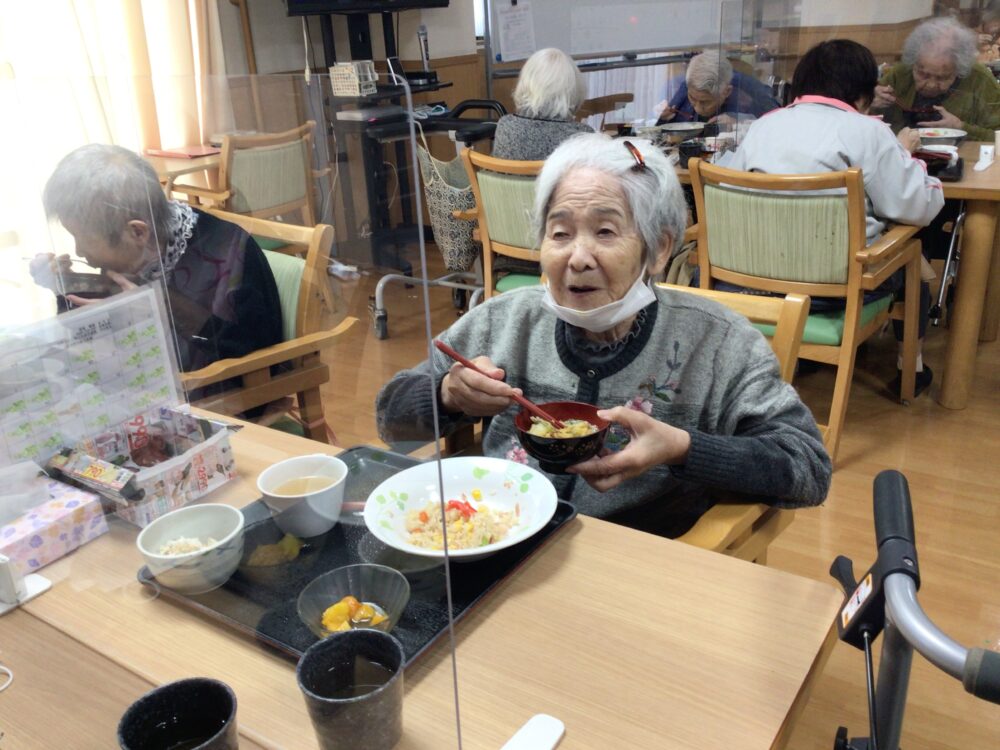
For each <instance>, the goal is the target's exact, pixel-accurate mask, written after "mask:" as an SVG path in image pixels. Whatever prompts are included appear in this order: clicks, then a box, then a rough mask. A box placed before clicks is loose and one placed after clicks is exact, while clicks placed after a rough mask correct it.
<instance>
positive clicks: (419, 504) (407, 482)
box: [364, 456, 558, 561]
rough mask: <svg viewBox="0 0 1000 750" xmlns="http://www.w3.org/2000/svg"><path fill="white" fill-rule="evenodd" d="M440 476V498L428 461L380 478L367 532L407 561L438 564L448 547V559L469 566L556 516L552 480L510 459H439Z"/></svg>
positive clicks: (369, 504) (433, 468)
mask: <svg viewBox="0 0 1000 750" xmlns="http://www.w3.org/2000/svg"><path fill="white" fill-rule="evenodd" d="M441 476H442V478H443V490H444V494H443V495H442V494H441V491H442V487H441V485H439V483H438V465H437V463H436V462H434V461H428V462H427V463H424V464H420V465H419V466H413V467H411V468H409V469H406V470H404V471H401V472H399V473H398V474H395V475H393V476H391V477H389V478H388V479H386V480H385V481H384V482H382V484H380V485H379V486H378V487H376V488H375V489H374V490H372V493H371V494H370V495H369V496H368V500H367V501H366V502H365V513H364V518H365V525H366V526H367V527H368V530H369V531H371V533H372V534H373V535H374V536H375V537H376V538H377V539H378V540H379V541H381V542H383V543H384V544H386V545H388V546H390V547H393V548H395V549H397V550H400V551H401V552H405V553H407V554H409V555H417V556H421V557H438V558H441V557H444V556H445V545H446V544H447V548H448V557H449V558H453V559H455V560H463V561H469V560H477V559H480V558H483V557H486V556H488V555H491V554H493V553H494V552H497V551H498V550H501V549H504V548H506V547H510V546H512V545H514V544H517V543H518V542H523V541H524V540H525V539H528V538H529V537H531V536H533V535H534V534H536V533H537V532H539V531H540V530H541V529H542V528H544V527H545V525H546V524H547V523H548V522H549V521H550V520H551V519H552V516H553V514H554V513H555V511H556V503H557V502H558V501H557V497H556V490H555V487H553V486H552V482H550V481H549V480H548V478H547V477H546V476H545V475H544V474H542V473H541V472H539V471H537V470H536V469H533V468H531V467H530V466H526V465H524V464H519V463H517V462H515V461H508V460H506V459H502V458H485V457H474V456H469V457H459V458H446V459H443V460H442V461H441ZM442 498H443V499H444V502H443V503H442ZM442 506H443V508H442Z"/></svg>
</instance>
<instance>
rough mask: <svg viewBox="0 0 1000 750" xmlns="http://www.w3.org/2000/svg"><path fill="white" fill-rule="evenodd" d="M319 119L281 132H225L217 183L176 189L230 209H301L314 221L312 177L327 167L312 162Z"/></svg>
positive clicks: (264, 214)
mask: <svg viewBox="0 0 1000 750" xmlns="http://www.w3.org/2000/svg"><path fill="white" fill-rule="evenodd" d="M315 128H316V123H315V122H314V121H313V120H309V121H308V122H306V123H305V124H304V125H300V126H299V127H297V128H292V129H291V130H286V131H285V132H283V133H265V134H261V135H227V136H224V137H223V139H222V155H221V162H220V164H219V188H218V189H216V190H213V189H209V188H203V187H198V186H196V185H188V184H183V183H176V182H175V183H174V184H173V186H172V188H171V189H172V190H173V191H174V192H176V193H182V194H185V195H187V196H188V200H191V199H192V198H193V199H194V200H195V201H196V202H198V203H200V204H202V205H208V203H211V205H213V206H214V207H216V208H219V209H223V210H225V211H229V212H231V213H237V214H246V215H247V216H254V217H257V218H264V219H269V218H273V217H275V216H287V215H288V214H291V213H293V212H295V211H299V212H300V213H301V216H302V221H301V223H302V224H303V225H304V226H310V227H311V226H313V225H314V224H315V223H316V217H315V215H314V213H313V181H314V180H316V179H318V178H319V177H322V176H324V175H325V174H328V173H329V171H330V170H329V169H325V170H319V171H314V170H313V168H312V138H313V131H314V130H315Z"/></svg>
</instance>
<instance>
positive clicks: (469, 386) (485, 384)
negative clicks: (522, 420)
mask: <svg viewBox="0 0 1000 750" xmlns="http://www.w3.org/2000/svg"><path fill="white" fill-rule="evenodd" d="M472 362H473V363H474V364H475V365H476V366H477V367H478V368H479V369H481V370H482V371H483V372H485V373H486V374H487V375H489V376H490V377H486V375H480V374H479V373H478V372H476V371H475V370H470V369H469V368H468V367H465V366H464V365H461V364H459V363H457V362H456V363H455V364H453V365H452V366H451V369H450V370H448V374H447V375H445V376H444V380H442V381H441V403H442V405H443V406H444V408H445V410H446V411H448V412H452V413H455V412H461V413H463V414H467V415H468V416H470V417H492V416H494V415H496V414H499V413H500V412H502V411H503V410H504V409H506V408H507V407H508V406H510V400H511V397H512V396H513V395H514V394H515V393H516V394H517V395H519V396H520V395H522V394H521V389H520V388H511V387H510V386H509V385H507V384H506V383H505V382H503V380H502V378H503V376H504V371H503V370H502V369H500V368H499V367H497V366H496V365H495V364H493V362H491V361H490V358H489V357H476V358H475V359H473V360H472Z"/></svg>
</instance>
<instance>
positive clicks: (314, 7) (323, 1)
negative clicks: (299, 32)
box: [286, 0, 448, 16]
mask: <svg viewBox="0 0 1000 750" xmlns="http://www.w3.org/2000/svg"><path fill="white" fill-rule="evenodd" d="M286 2H287V3H288V15H290V16H313V15H319V14H321V13H393V12H395V11H397V10H412V9H414V8H447V7H448V0H286Z"/></svg>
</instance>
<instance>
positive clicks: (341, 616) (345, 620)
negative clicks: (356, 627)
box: [322, 599, 357, 631]
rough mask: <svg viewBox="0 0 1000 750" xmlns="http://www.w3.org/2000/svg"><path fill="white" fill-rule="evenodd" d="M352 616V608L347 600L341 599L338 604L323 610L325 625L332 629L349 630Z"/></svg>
mask: <svg viewBox="0 0 1000 750" xmlns="http://www.w3.org/2000/svg"><path fill="white" fill-rule="evenodd" d="M355 601H357V600H355ZM350 617H351V608H350V606H349V605H348V604H347V602H345V601H344V600H343V599H341V600H340V601H339V602H337V603H336V604H333V605H331V606H329V607H327V608H326V610H325V611H324V612H323V618H322V623H323V627H324V628H326V629H327V630H331V631H338V630H347V629H349V628H350V627H351V624H350V622H349V620H350ZM343 625H346V626H347V627H341V626H343Z"/></svg>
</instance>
